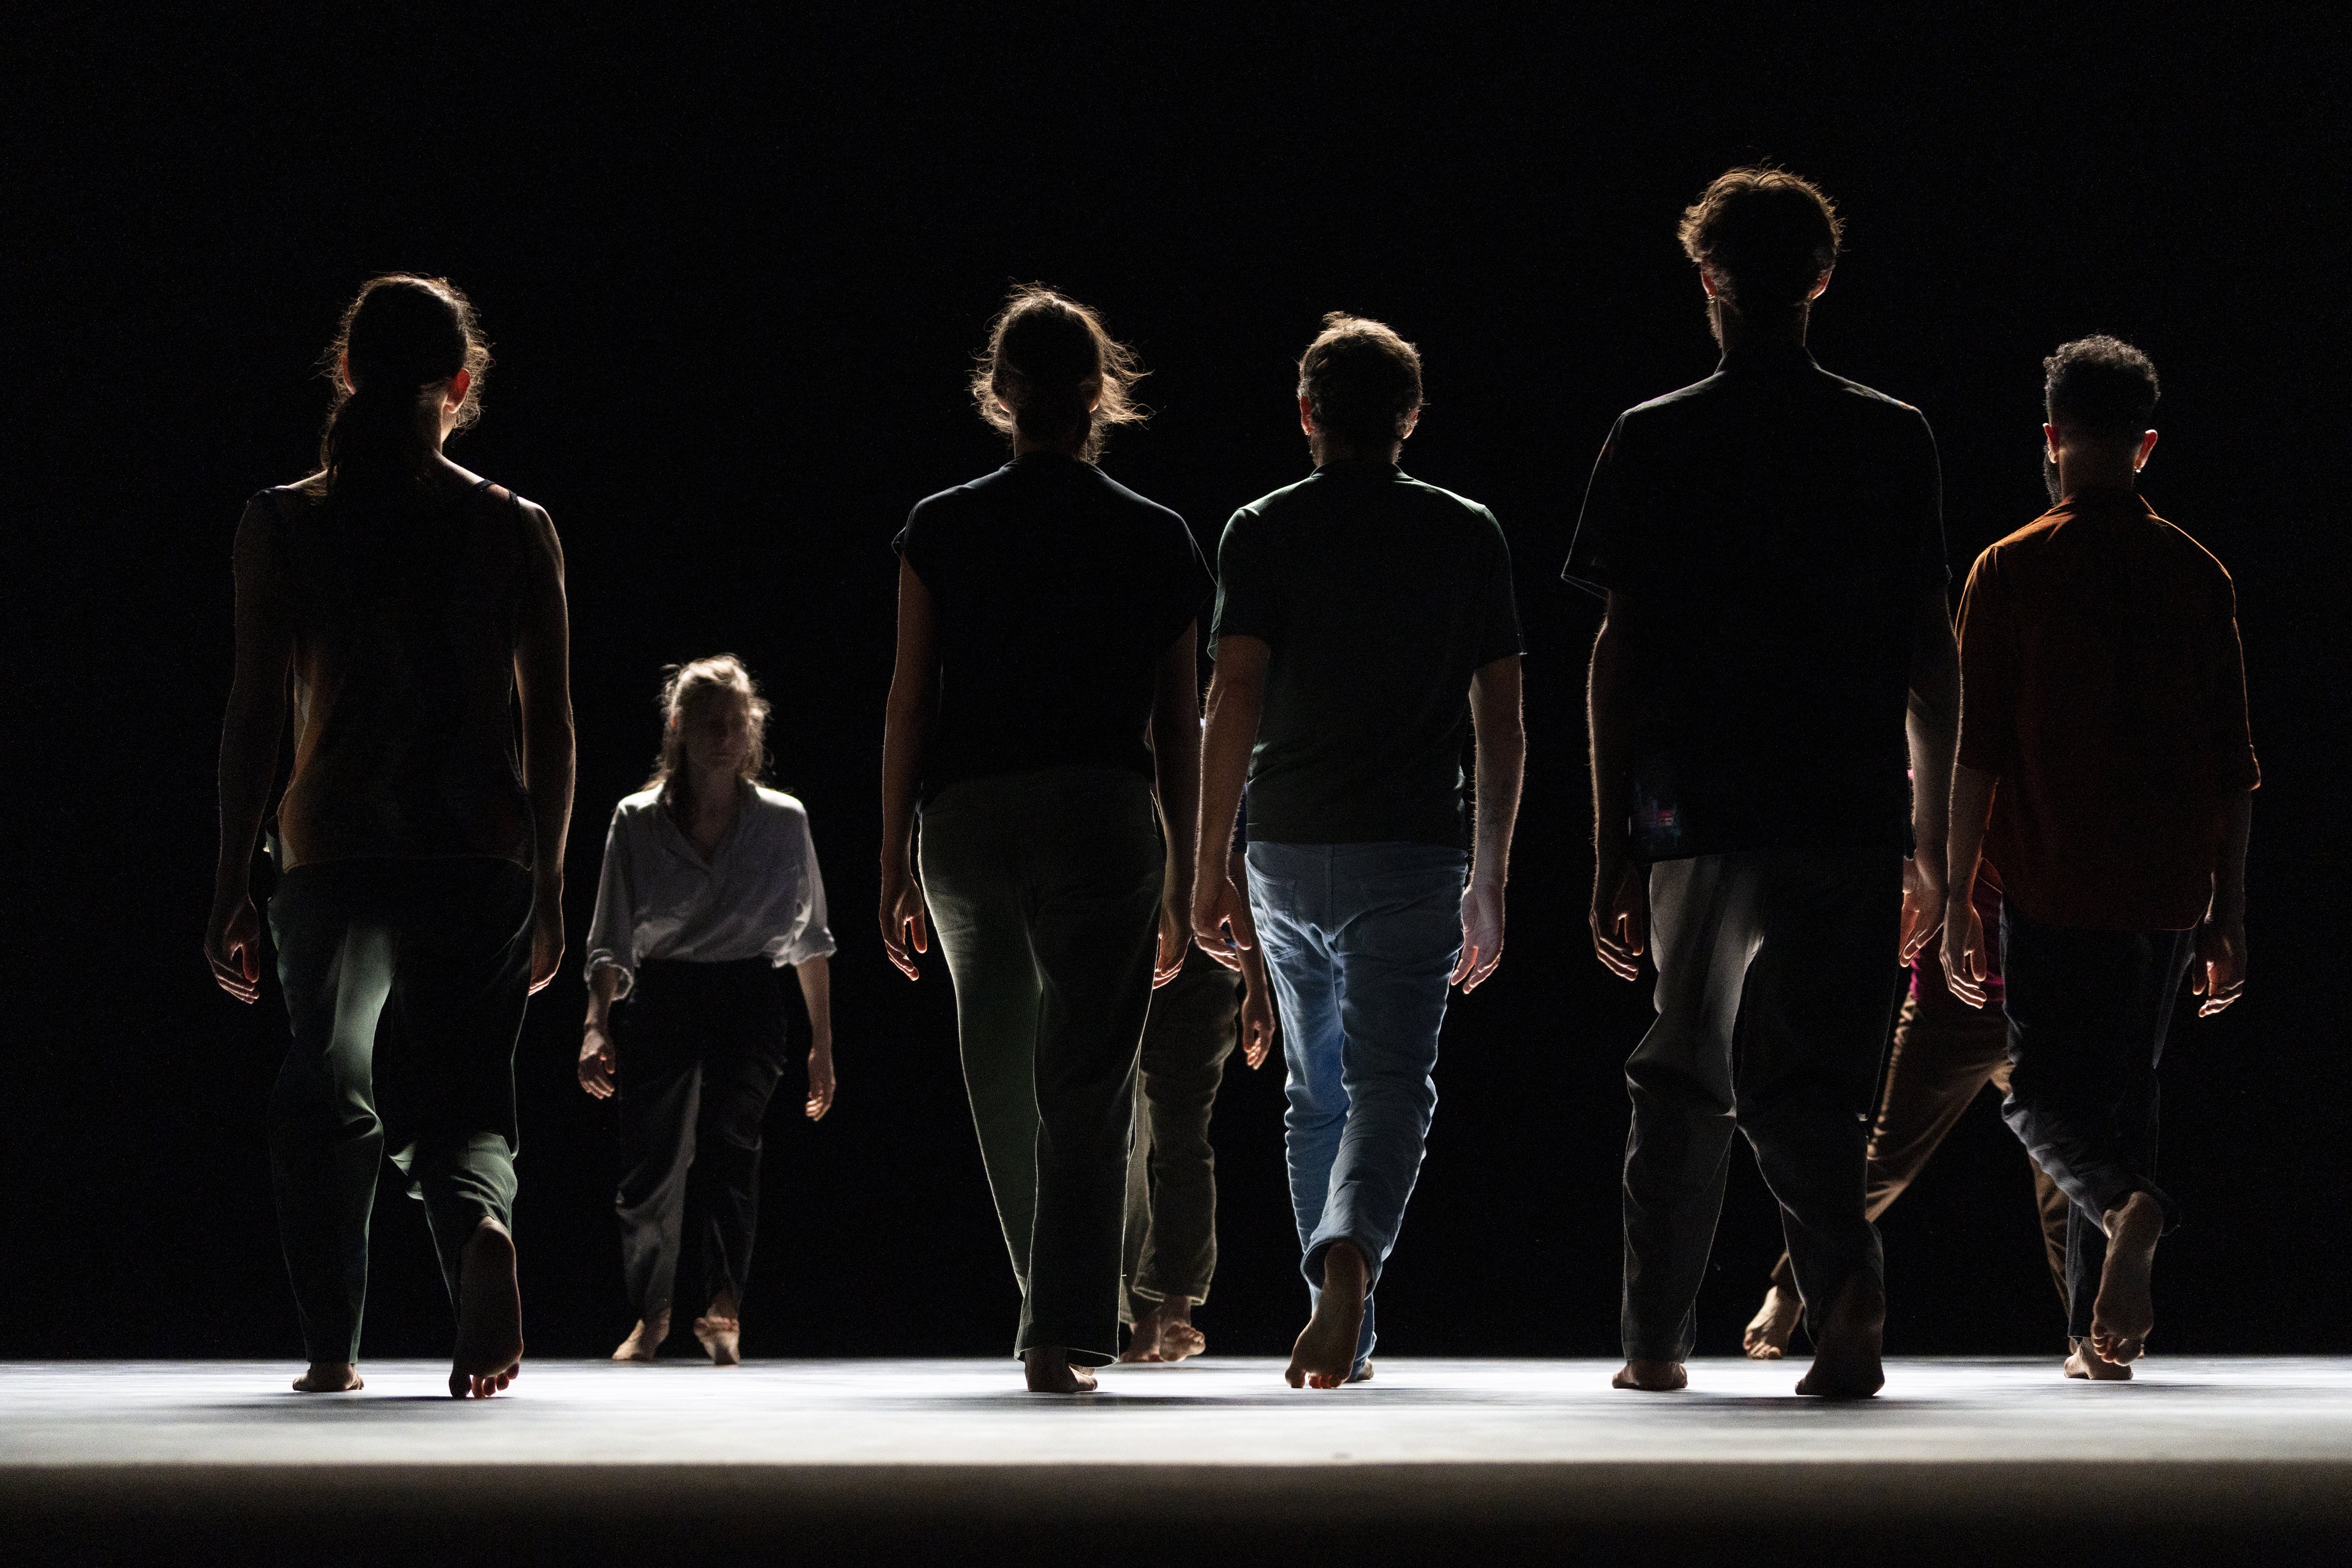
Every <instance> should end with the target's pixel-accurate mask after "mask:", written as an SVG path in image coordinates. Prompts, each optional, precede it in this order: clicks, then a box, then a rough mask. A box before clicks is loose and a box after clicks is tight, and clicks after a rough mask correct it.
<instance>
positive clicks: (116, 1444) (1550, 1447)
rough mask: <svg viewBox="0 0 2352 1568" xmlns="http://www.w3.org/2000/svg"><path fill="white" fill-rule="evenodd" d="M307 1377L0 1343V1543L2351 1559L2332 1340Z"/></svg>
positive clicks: (2342, 1400)
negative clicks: (1769, 1353)
mask: <svg viewBox="0 0 2352 1568" xmlns="http://www.w3.org/2000/svg"><path fill="white" fill-rule="evenodd" d="M297 1370H298V1369H297V1368H296V1367H294V1366H293V1365H291V1364H272V1363H244V1362H178V1363H125V1362H110V1363H91V1362H81V1363H13V1364H6V1363H0V1530H5V1534H0V1542H9V1543H11V1544H13V1545H14V1546H16V1547H17V1548H20V1549H22V1550H23V1551H24V1552H26V1553H29V1555H28V1557H27V1560H30V1557H31V1556H39V1555H42V1554H43V1553H45V1552H46V1553H47V1554H48V1555H49V1556H51V1557H53V1558H57V1559H59V1560H65V1559H70V1560H75V1561H93V1560H100V1559H102V1558H105V1557H107V1556H109V1555H111V1556H112V1557H114V1558H115V1559H117V1560H123V1561H131V1560H142V1559H146V1558H150V1557H177V1556H184V1555H185V1554H186V1553H187V1552H189V1551H190V1550H192V1549H193V1544H194V1543H197V1542H208V1543H210V1545H211V1546H215V1547H217V1548H218V1549H219V1550H221V1551H224V1552H233V1553H236V1554H238V1555H241V1556H244V1557H247V1558H249V1559H253V1560H268V1559H271V1558H272V1557H274V1556H275V1555H277V1554H278V1553H279V1552H281V1551H282V1552H283V1554H284V1555H285V1557H286V1559H287V1560H295V1559H298V1558H299V1559H304V1560H310V1559H314V1558H315V1557H316V1556H317V1555H318V1554H319V1553H320V1552H328V1551H332V1552H336V1553H337V1554H339V1555H341V1556H342V1557H345V1558H348V1559H350V1560H352V1561H366V1560H376V1558H375V1557H372V1556H371V1553H374V1554H376V1556H377V1557H381V1558H382V1559H383V1560H389V1559H390V1558H391V1557H394V1556H399V1555H403V1554H404V1552H407V1551H410V1550H414V1549H416V1543H418V1542H430V1541H435V1540H439V1541H441V1542H442V1545H441V1546H440V1547H437V1548H435V1549H434V1550H435V1552H436V1554H437V1555H438V1556H440V1557H442V1558H444V1559H448V1560H457V1559H464V1558H467V1557H468V1556H471V1555H477V1554H479V1555H482V1556H484V1557H486V1558H494V1559H496V1560H499V1561H515V1560H519V1559H520V1560H532V1559H536V1560H546V1561H585V1560H589V1559H591V1558H593V1557H597V1556H600V1555H610V1556H614V1557H635V1555H637V1554H638V1553H639V1552H640V1551H641V1550H643V1549H645V1548H646V1545H647V1544H649V1543H650V1544H653V1545H654V1546H655V1549H656V1555H657V1556H661V1557H665V1558H667V1559H670V1560H677V1561H685V1560H690V1559H692V1558H694V1557H696V1556H698V1555H699V1554H702V1553H705V1552H708V1553H709V1555H711V1556H712V1557H714V1558H716V1557H722V1556H733V1555H736V1554H739V1553H740V1552H742V1551H744V1550H746V1549H747V1548H751V1547H756V1546H759V1545H761V1544H766V1545H770V1546H776V1547H782V1546H785V1545H791V1546H793V1547H796V1548H798V1552H797V1553H796V1554H797V1555H798V1556H799V1557H801V1558H802V1559H803V1560H810V1561H816V1560H843V1561H860V1560H876V1561H878V1560H885V1559H889V1558H892V1557H894V1556H896V1555H904V1556H906V1557H907V1558H908V1559H909V1560H912V1559H915V1558H919V1557H926V1556H932V1555H936V1554H937V1552H939V1551H940V1549H941V1548H942V1547H947V1548H950V1555H951V1556H961V1555H966V1554H970V1553H973V1552H979V1551H981V1550H982V1547H983V1546H985V1547H987V1548H989V1549H991V1550H993V1549H996V1548H999V1547H1009V1546H1012V1545H1014V1544H1019V1545H1023V1546H1025V1547H1027V1548H1030V1549H1033V1550H1034V1549H1037V1548H1039V1547H1040V1546H1041V1545H1045V1544H1051V1545H1052V1546H1053V1552H1052V1554H1053V1555H1055V1556H1059V1557H1066V1558H1067V1559H1068V1560H1072V1561H1091V1560H1103V1561H1108V1560H1111V1559H1113V1558H1116V1557H1125V1556H1129V1555H1133V1554H1134V1552H1137V1551H1139V1550H1141V1551H1146V1552H1150V1551H1152V1550H1155V1549H1157V1550H1162V1551H1165V1550H1174V1549H1176V1548H1177V1547H1178V1546H1180V1545H1181V1547H1182V1548H1183V1549H1185V1550H1200V1549H1216V1550H1220V1551H1222V1552H1223V1555H1225V1556H1226V1557H1228V1558H1232V1559H1235V1560H1240V1559H1247V1558H1252V1557H1254V1556H1255V1555H1256V1554H1257V1553H1258V1552H1259V1551H1261V1550H1262V1551H1263V1552H1265V1554H1266V1555H1267V1556H1268V1560H1272V1559H1274V1558H1286V1560H1289V1561H1298V1560H1301V1554H1302V1553H1303V1556H1304V1558H1307V1559H1312V1558H1315V1557H1316V1555H1317V1552H1316V1551H1315V1550H1314V1549H1313V1548H1314V1547H1316V1546H1318V1545H1320V1546H1326V1547H1329V1548H1330V1549H1331V1551H1332V1552H1333V1554H1334V1556H1335V1558H1339V1557H1344V1558H1353V1559H1361V1558H1363V1557H1367V1556H1381V1555H1399V1556H1422V1555H1425V1554H1428V1553H1430V1552H1437V1553H1440V1554H1445V1553H1446V1552H1447V1551H1448V1549H1449V1548H1451V1549H1455V1550H1462V1549H1468V1548H1470V1547H1473V1546H1476V1547H1479V1548H1481V1549H1482V1554H1484V1555H1486V1556H1490V1557H1495V1558H1503V1557H1514V1558H1526V1557H1533V1558H1555V1557H1574V1556H1577V1555H1580V1554H1582V1553H1583V1552H1586V1551H1587V1550H1590V1551H1591V1552H1594V1553H1598V1554H1601V1555H1612V1554H1615V1553H1617V1552H1622V1551H1626V1550H1631V1549H1633V1547H1634V1546H1635V1545H1636V1544H1641V1545H1646V1546H1648V1547H1650V1548H1652V1549H1653V1554H1654V1555H1662V1556H1672V1555H1675V1553H1677V1552H1688V1553H1689V1554H1691V1555H1694V1556H1696V1555H1708V1554H1711V1552H1714V1551H1717V1550H1720V1548H1722V1547H1723V1546H1725V1545H1728V1544H1737V1545H1738V1546H1740V1547H1741V1548H1742V1549H1743V1551H1744V1552H1745V1554H1746V1555H1747V1556H1748V1557H1750V1558H1755V1559H1759V1560H1762V1559H1770V1558H1774V1557H1776V1556H1778V1557H1786V1558H1789V1559H1791V1560H1793V1559H1796V1558H1801V1557H1804V1556H1809V1555H1812V1554H1814V1553H1815V1552H1817V1551H1818V1550H1819V1549H1821V1548H1822V1547H1824V1546H1827V1545H1831V1544H1834V1545H1835V1546H1836V1548H1837V1553H1838V1555H1839V1556H1840V1557H1841V1558H1842V1559H1843V1560H1848V1561H1864V1560H1869V1559H1872V1558H1874V1557H1876V1556H1879V1555H1881V1553H1880V1552H1878V1551H1877V1550H1875V1548H1877V1547H1885V1548H1886V1549H1887V1550H1886V1552H1885V1560H1887V1561H1890V1562H1891V1561H1901V1562H1905V1563H1918V1562H1921V1561H1937V1560H1942V1561H1951V1560H1959V1559H1961V1558H1971V1559H1973V1558H1975V1557H1978V1556H1979V1555H1980V1554H1981V1553H1982V1552H1985V1551H1988V1550H2000V1549H2004V1543H2006V1546H2007V1547H2020V1546H2021V1545H2022V1544H2033V1545H2038V1546H2040V1547H2042V1548H2043V1549H2047V1548H2049V1547H2050V1546H2052V1545H2053V1543H2054V1541H2053V1534H2052V1532H2053V1531H2056V1532H2057V1535H2058V1536H2060V1537H2063V1538H2064V1539H2065V1540H2067V1541H2071V1542H2076V1543H2075V1544H2074V1546H2073V1547H2070V1548H2069V1549H2070V1550H2074V1551H2078V1552H2082V1551H2087V1552H2089V1554H2090V1555H2091V1556H2093V1557H2095V1556H2097V1555H2099V1552H2098V1551H2097V1550H2096V1548H2097V1547H2098V1546H2100V1545H2101V1544H2103V1543H2104V1544H2111V1545H2115V1546H2116V1547H2117V1548H2118V1550H2119V1551H2120V1552H2124V1554H2126V1555H2131V1556H2134V1557H2136V1558H2137V1560H2139V1561H2143V1562H2145V1561H2154V1560H2166V1561H2179V1560H2203V1559H2204V1558H2206V1557H2207V1556H2208V1555H2209V1554H2210V1553H2212V1552H2221V1551H2224V1550H2230V1551H2235V1550H2241V1549H2242V1550H2253V1549H2255V1548H2257V1547H2259V1548H2260V1549H2261V1550H2263V1551H2264V1552H2267V1553H2269V1554H2270V1555H2272V1556H2273V1558H2274V1559H2281V1560H2283V1559H2287V1558H2303V1557H2311V1558H2315V1559H2316V1560H2326V1559H2328V1558H2329V1557H2331V1556H2334V1557H2336V1559H2337V1560H2352V1361H2341V1360H2318V1359H2267V1358H2265V1359H2253V1358H2243V1359H2231V1358H2195V1357H2158V1358H2155V1359H2152V1360H2151V1361H2149V1362H2147V1363H2146V1364H2144V1368H2143V1371H2142V1374H2141V1376H2140V1377H2139V1379H2138V1380H2137V1381H2136V1382H2134V1383H2132V1384H2129V1385H2103V1386H2090V1385H2084V1384H2081V1383H2070V1382H2068V1381H2066V1380H2065V1379H2063V1378H2062V1377H2060V1376H2059V1375H2058V1368H2057V1364H2056V1362H2055V1360H2054V1359H2043V1360H2034V1361H2016V1360H1938V1361H1896V1362H1895V1363H1892V1364H1890V1366H1889V1369H1888V1381H1887V1387H1886V1391H1885V1393H1884V1394H1883V1395H1882V1396H1880V1397H1879V1398H1877V1399H1875V1400H1873V1401H1869V1402H1867V1403H1864V1404H1859V1405H1846V1406H1822V1405H1820V1404H1817V1403H1813V1402H1810V1401H1802V1400H1799V1399H1796V1398H1794V1397H1791V1396H1790V1393H1789V1390H1790V1385H1791V1384H1792V1383H1793V1382H1794V1381H1795V1379H1796V1377H1797V1375H1798V1374H1799V1372H1800V1371H1801V1365H1800V1364H1770V1363H1766V1364H1755V1363H1747V1362H1723V1361H1712V1362H1699V1363H1696V1364H1694V1366H1693V1369H1692V1373H1693V1375H1692V1386H1691V1388H1690V1389H1689V1390H1688V1391H1687V1392H1685V1393H1682V1394H1678V1395H1670V1396H1640V1395H1631V1394H1623V1393H1619V1392H1616V1391H1614V1390H1612V1389H1611V1388H1609V1387H1608V1375H1609V1373H1610V1372H1611V1370H1612V1365H1611V1364H1605V1363H1601V1362H1576V1361H1384V1362H1382V1363H1381V1364H1380V1368H1379V1376H1378V1378H1377V1380H1376V1381H1375V1382H1373V1383H1372V1384H1370V1385H1364V1386H1359V1387H1353V1388H1349V1389H1344V1390H1340V1391H1337V1392H1334V1393H1325V1394H1316V1393H1300V1392H1295V1391H1293V1390H1291V1389H1289V1388H1288V1387H1286V1386H1285V1385H1283V1383H1282V1381H1281V1378H1280V1367H1279V1365H1278V1364H1276V1363H1273V1362H1266V1361H1234V1360H1218V1359H1215V1358H1209V1359H1206V1360H1203V1361H1200V1362H1194V1363H1191V1364H1185V1365H1181V1366H1174V1367H1133V1368H1125V1367H1122V1368H1113V1369H1110V1370H1108V1372H1107V1373H1106V1374H1105V1375H1104V1377H1103V1392H1102V1393H1100V1394H1098V1395H1097V1396H1092V1397H1090V1398H1079V1399H1057V1398H1039V1397H1035V1396H1029V1395H1025V1394H1024V1393H1022V1392H1020V1390H1019V1385H1018V1372H1017V1369H1016V1368H1015V1367H1014V1365H1013V1364H1012V1363H1011V1362H1010V1361H1009V1360H1008V1361H1003V1362H995V1361H990V1362H971V1361H953V1362H771V1363H764V1364H751V1365H746V1366H742V1367H738V1368H732V1369H729V1370H725V1371H720V1370H718V1369H715V1368H711V1367H708V1366H704V1365H700V1364H695V1363H691V1362H684V1361H681V1362H677V1363H672V1364H662V1365H659V1366H655V1367H635V1366H627V1367H618V1366H612V1365H609V1364H582V1363H531V1364H527V1366H526V1369H525V1373H524V1375H523V1377H522V1378H521V1379H520V1381H519V1382H518V1383H517V1385H515V1389H514V1391H513V1392H512V1393H511V1394H510V1395H509V1396H506V1397H503V1398H500V1399H498V1400H495V1401H491V1402H488V1403H486V1404H461V1403H458V1402H456V1401H452V1400H450V1399H448V1398H447V1397H446V1395H444V1394H443V1392H442V1376H443V1371H442V1369H441V1368H440V1367H439V1366H437V1365H436V1364H428V1363H421V1362H391V1363H378V1364H373V1365H371V1366H369V1367H367V1368H366V1369H365V1370H366V1373H367V1377H368V1387H367V1389H366V1390H365V1392H363V1393H362V1394H358V1395H352V1396H333V1397H325V1396H298V1395H295V1394H292V1393H290V1392H287V1391H286V1383H287V1381H288V1380H289V1378H290V1377H291V1376H292V1375H293V1374H294V1372H295V1371H297ZM1318 1525H1319V1526H1321V1527H1322V1528H1318ZM484 1532H488V1533H487V1534H486V1533H484ZM2077 1538H2079V1540H2077ZM491 1542H495V1543H496V1546H495V1550H492V1549H491V1544H490V1543H491ZM632 1542H637V1543H640V1544H639V1545H636V1546H633V1545H631V1544H630V1543H632ZM1897 1544H1899V1545H1900V1546H1901V1547H1902V1550H1900V1551H1896V1550H1894V1548H1895V1546H1896V1545H1897ZM958 1547H960V1548H962V1549H963V1550H962V1551H955V1550H952V1549H953V1548H958ZM10 1554H11V1555H14V1554H15V1553H14V1552H12V1553H10Z"/></svg>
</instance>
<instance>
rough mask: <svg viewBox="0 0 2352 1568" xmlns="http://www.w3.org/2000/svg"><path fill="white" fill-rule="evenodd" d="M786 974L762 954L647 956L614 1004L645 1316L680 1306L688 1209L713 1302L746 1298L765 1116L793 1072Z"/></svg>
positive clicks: (624, 1244) (637, 1300) (625, 1190)
mask: <svg viewBox="0 0 2352 1568" xmlns="http://www.w3.org/2000/svg"><path fill="white" fill-rule="evenodd" d="M786 1017H787V1014H786V1011H785V1004H784V995H783V971H782V970H781V969H778V968H776V967H774V966H773V965H772V964H770V963H769V962H768V960H766V959H765V958H746V959H743V960H741V961H740V962H737V963H729V964H690V963H668V962H665V961H663V960H661V959H658V958H655V959H648V960H646V962H645V963H642V964H640V965H638V966H637V971H636V975H635V977H634V979H633V981H632V983H631V985H630V988H629V994H628V995H627V996H626V997H625V998H622V999H621V1000H620V1001H619V1002H618V1003H617V1004H615V1005H614V1009H613V1029H614V1039H613V1043H614V1049H615V1050H616V1051H618V1053H619V1056H620V1071H619V1073H618V1075H617V1082H618V1086H619V1091H620V1092H619V1094H618V1100H619V1103H620V1108H621V1159H622V1174H621V1187H620V1191H619V1193H618V1194H617V1195H616V1196H615V1197H614V1208H615V1209H616V1210H617V1211H618V1212H619V1214H620V1217H621V1273H622V1276H623V1279H624V1280H625V1282H626V1285H627V1288H628V1292H629V1301H631V1303H632V1304H634V1305H635V1307H636V1309H637V1316H638V1317H639V1318H641V1319H649V1318H652V1317H654V1316H655V1315H656V1314H657V1313H661V1312H667V1311H669V1310H670V1305H671V1294H672V1291H673V1287H674V1286H675V1284H676V1281H677V1260H678V1251H679V1249H680V1247H681V1246H682V1245H683V1243H684V1239H685V1231H686V1217H687V1213H688V1210H689V1209H691V1210H693V1211H694V1213H695V1215H696V1216H697V1218H698V1226H699V1228H700V1231H701V1237H702V1277H703V1287H704V1291H705V1294H704V1298H703V1299H704V1300H705V1301H711V1300H715V1299H716V1298H717V1296H718V1295H719V1291H722V1290H731V1291H733V1292H734V1295H735V1299H736V1301H737V1302H738V1303H740V1302H741V1301H742V1299H743V1292H744V1286H745V1283H746V1281H747V1280H748V1279H749V1276H750V1273H751V1243H752V1240H753V1239H754V1237H755V1236H756V1234H757V1232H758V1229H759V1223H760V1145H761V1136H760V1127H761V1123H762V1122H763V1121H764V1120H765V1119H766V1117H767V1114H768V1101H769V1099H770V1098H771V1097H772V1095H773V1094H774V1093H775V1092H776V1081H777V1080H778V1079H779V1078H781V1077H782V1075H783V1070H784V1053H785V1046H786V1040H787V1032H786V1024H785V1019H786Z"/></svg>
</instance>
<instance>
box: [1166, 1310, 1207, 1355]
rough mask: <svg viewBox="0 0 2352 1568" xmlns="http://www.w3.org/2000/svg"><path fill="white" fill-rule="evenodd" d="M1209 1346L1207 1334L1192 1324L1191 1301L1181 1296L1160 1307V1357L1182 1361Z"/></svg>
mask: <svg viewBox="0 0 2352 1568" xmlns="http://www.w3.org/2000/svg"><path fill="white" fill-rule="evenodd" d="M1208 1348H1209V1336H1208V1335H1207V1334H1204V1333H1202V1332H1201V1331H1200V1330H1199V1329H1196V1328H1194V1327H1193V1326H1192V1302H1191V1301H1188V1300H1185V1299H1183V1298H1181V1297H1179V1298H1178V1299H1176V1300H1174V1301H1163V1302H1162V1303H1160V1360H1162V1361H1182V1360H1184V1359H1185V1358H1186V1357H1188V1356H1195V1355H1198V1354H1201V1353H1202V1351H1204V1350H1206V1349H1208Z"/></svg>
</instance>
